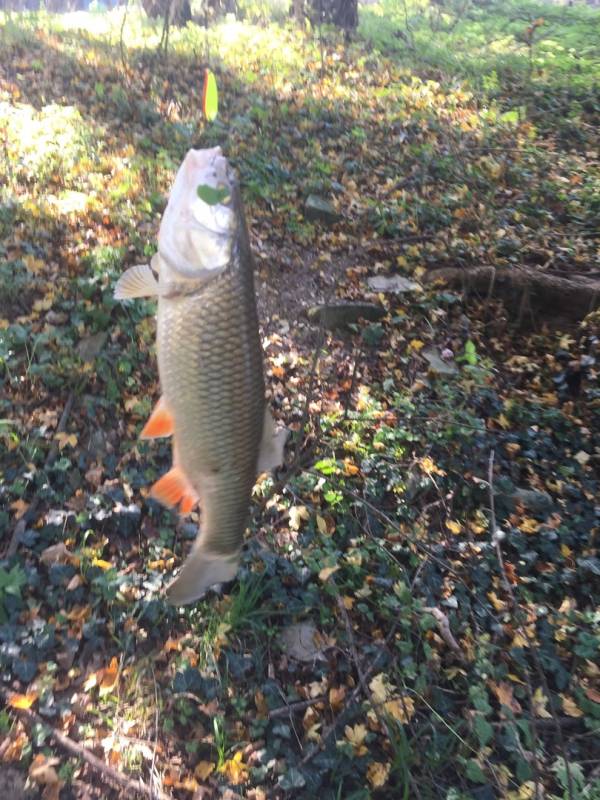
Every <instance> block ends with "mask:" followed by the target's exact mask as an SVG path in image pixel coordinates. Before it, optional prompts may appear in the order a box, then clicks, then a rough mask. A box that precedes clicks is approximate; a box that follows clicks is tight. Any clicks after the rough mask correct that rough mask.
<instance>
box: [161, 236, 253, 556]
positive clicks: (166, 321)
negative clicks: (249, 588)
mask: <svg viewBox="0 0 600 800" xmlns="http://www.w3.org/2000/svg"><path fill="white" fill-rule="evenodd" d="M234 262H237V263H234V264H233V265H232V269H231V270H230V271H227V272H226V273H224V274H222V275H220V276H218V277H217V278H215V280H214V281H213V282H212V283H211V284H209V285H208V286H207V287H206V288H204V289H203V290H201V291H200V292H198V293H197V294H195V295H191V296H186V297H183V298H180V299H176V298H173V299H171V298H169V299H164V298H159V303H158V354H159V357H158V366H159V373H160V379H161V387H162V391H163V397H164V399H165V401H166V403H167V406H168V408H169V410H170V411H171V413H172V415H173V418H174V422H175V433H174V436H175V442H176V446H177V459H178V463H179V465H180V466H181V467H182V468H183V470H184V472H185V473H186V476H187V477H188V478H189V480H190V482H191V484H192V486H193V488H194V489H195V491H196V492H197V493H198V495H199V497H200V502H201V508H202V510H203V519H202V532H201V537H200V540H201V544H202V547H203V548H204V549H206V550H207V551H210V552H213V553H219V554H223V555H227V554H231V555H233V554H235V553H237V552H239V549H240V547H241V545H242V538H243V533H244V527H245V523H246V520H247V517H248V508H249V502H250V493H251V491H252V486H253V485H254V481H255V478H256V460H257V454H258V446H259V442H260V439H261V433H262V422H263V415H264V407H265V401H264V392H265V389H264V380H263V368H262V352H261V345H260V338H259V333H258V322H257V318H256V310H255V303H254V286H253V281H252V273H251V271H249V270H247V269H246V270H244V269H243V268H241V266H240V263H239V262H240V254H239V252H238V253H237V254H236V255H234ZM249 298H250V299H249ZM207 486H210V491H209V490H208V489H207ZM208 495H209V496H208Z"/></svg>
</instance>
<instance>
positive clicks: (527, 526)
mask: <svg viewBox="0 0 600 800" xmlns="http://www.w3.org/2000/svg"><path fill="white" fill-rule="evenodd" d="M540 525H541V523H540V522H538V521H537V520H536V519H533V517H523V519H522V520H521V521H520V522H519V530H520V531H522V532H523V533H529V534H534V533H537V532H538V531H539V529H540Z"/></svg>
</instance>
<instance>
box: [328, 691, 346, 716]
mask: <svg viewBox="0 0 600 800" xmlns="http://www.w3.org/2000/svg"><path fill="white" fill-rule="evenodd" d="M345 697H346V687H345V686H340V687H339V688H335V687H332V688H331V689H330V690H329V705H330V706H331V708H332V709H333V710H334V711H339V709H340V708H341V707H342V705H343V704H344V698H345Z"/></svg>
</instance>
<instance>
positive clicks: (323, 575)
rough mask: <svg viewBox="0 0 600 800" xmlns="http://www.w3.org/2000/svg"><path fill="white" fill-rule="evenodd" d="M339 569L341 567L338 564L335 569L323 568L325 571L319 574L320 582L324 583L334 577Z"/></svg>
mask: <svg viewBox="0 0 600 800" xmlns="http://www.w3.org/2000/svg"><path fill="white" fill-rule="evenodd" d="M338 569H339V565H338V564H336V566H335V567H323V569H322V570H321V571H320V572H319V580H322V581H323V583H325V581H326V580H327V579H328V578H329V577H331V575H333V573H334V572H337V571H338Z"/></svg>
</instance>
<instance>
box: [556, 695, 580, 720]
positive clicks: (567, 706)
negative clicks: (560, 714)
mask: <svg viewBox="0 0 600 800" xmlns="http://www.w3.org/2000/svg"><path fill="white" fill-rule="evenodd" d="M559 697H560V699H561V700H562V705H563V711H564V712H565V714H567V715H568V716H569V717H583V711H582V710H581V709H580V708H579V707H578V706H577V704H576V703H575V700H573V698H572V697H569V696H568V695H566V694H561V695H559Z"/></svg>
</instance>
